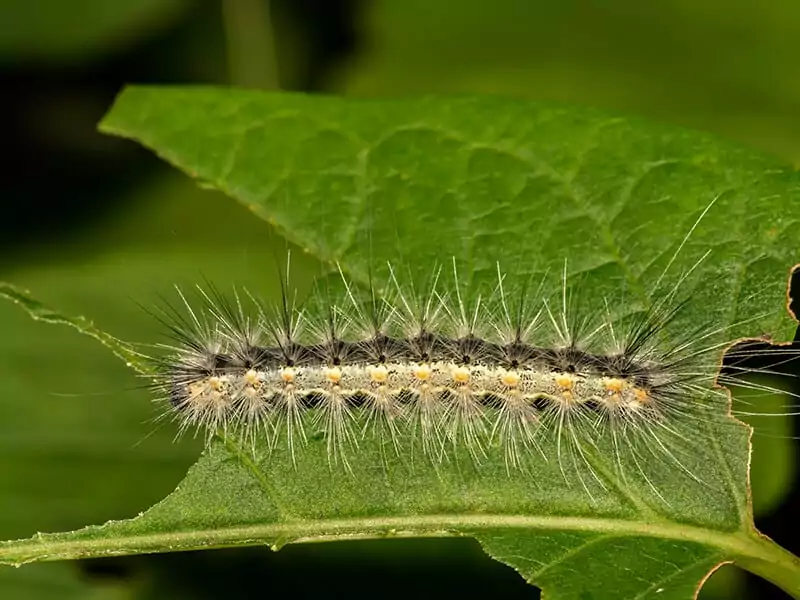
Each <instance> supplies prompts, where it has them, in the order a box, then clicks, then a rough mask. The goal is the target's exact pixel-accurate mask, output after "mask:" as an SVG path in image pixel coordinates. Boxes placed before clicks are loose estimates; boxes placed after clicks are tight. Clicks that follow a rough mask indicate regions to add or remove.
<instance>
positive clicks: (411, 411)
mask: <svg viewBox="0 0 800 600" xmlns="http://www.w3.org/2000/svg"><path fill="white" fill-rule="evenodd" d="M712 204H713V203H712ZM710 208H711V205H709V206H708V207H707V208H706V210H705V211H703V213H702V214H701V215H700V217H699V218H698V219H697V221H696V222H695V224H694V225H693V226H692V228H691V229H690V230H689V232H688V233H687V234H686V237H685V238H684V239H683V241H682V242H681V244H680V245H679V246H678V248H677V250H676V251H675V253H674V255H672V257H671V259H670V260H669V261H668V263H667V265H666V267H665V268H664V270H663V272H662V274H661V275H660V276H659V277H658V279H657V280H656V283H655V285H654V288H656V289H657V290H658V292H659V295H658V296H657V297H658V300H656V301H654V302H653V303H651V304H650V305H649V306H646V307H644V309H642V310H639V311H638V312H635V313H631V312H630V311H627V313H626V311H619V310H617V307H616V306H615V303H616V301H617V299H606V301H605V307H606V308H605V311H604V312H601V313H593V314H582V313H581V309H580V306H579V303H580V296H581V292H580V291H578V290H577V289H576V288H574V287H573V286H572V285H571V284H570V283H569V277H568V270H567V266H566V264H564V267H563V270H562V272H561V273H559V274H558V278H557V281H558V283H557V285H552V284H553V281H552V280H553V278H552V277H550V280H548V277H547V276H545V277H543V278H542V279H541V281H540V282H533V284H531V283H529V282H525V281H523V282H514V281H512V280H513V277H512V276H510V275H508V274H506V273H504V272H503V271H502V269H501V267H500V266H499V265H498V266H497V268H496V277H495V281H494V284H493V285H491V286H489V287H488V288H487V289H483V290H472V289H470V290H468V289H466V287H465V286H463V285H462V283H461V281H460V271H459V269H458V267H457V261H456V259H453V260H452V267H451V266H450V265H447V268H443V267H435V268H432V269H431V271H430V274H429V275H428V276H427V278H423V279H418V278H414V277H408V278H405V279H404V278H403V276H402V275H401V270H400V269H398V268H397V266H395V265H391V264H390V265H387V267H386V268H385V275H386V279H385V283H383V285H379V284H378V283H376V281H377V277H376V278H370V282H369V285H367V286H361V285H359V284H358V283H357V282H354V281H352V280H351V279H350V278H349V277H348V276H347V275H346V274H345V273H344V272H343V270H342V269H339V273H338V278H337V279H338V283H331V282H329V283H328V285H327V286H326V287H325V288H324V292H325V293H321V294H318V295H317V297H316V298H315V300H316V301H317V303H318V304H319V305H320V306H318V307H315V306H313V304H311V305H304V306H299V305H297V303H296V302H295V298H294V295H293V294H292V293H291V292H290V291H289V290H288V285H287V284H285V285H284V289H283V293H282V303H280V304H279V305H278V306H277V307H266V306H263V305H262V304H261V303H260V302H259V301H258V300H257V299H254V298H252V297H250V296H249V295H248V294H246V293H239V294H235V295H234V296H233V298H228V299H226V298H225V297H224V296H223V294H221V293H219V292H218V291H217V290H215V289H214V288H213V286H208V285H207V286H205V287H199V288H198V294H197V296H198V299H199V304H197V303H196V302H193V301H190V300H189V299H188V298H187V297H186V296H185V295H184V294H182V293H180V292H179V293H180V298H181V303H182V306H180V307H177V308H171V307H168V308H166V310H165V313H164V315H165V321H166V322H167V324H168V325H169V327H170V329H171V331H172V334H173V335H174V338H175V340H176V342H177V343H176V344H173V345H172V346H171V347H169V349H168V350H169V351H168V353H167V356H165V357H163V358H159V359H157V360H156V366H157V370H158V375H157V377H156V381H155V388H156V390H157V391H158V393H159V397H160V398H161V399H162V400H166V401H167V405H168V407H169V408H168V409H167V414H168V415H171V416H173V417H174V418H175V419H176V420H177V421H178V424H179V430H180V431H184V430H187V429H192V428H196V429H199V430H200V431H203V432H205V434H206V435H207V437H208V439H211V437H213V436H215V435H217V434H221V435H223V436H231V437H233V438H236V439H238V440H241V442H242V443H243V445H245V446H249V447H252V448H254V449H255V448H264V447H266V448H268V449H274V448H275V447H277V446H279V445H281V446H283V447H284V448H286V449H287V451H288V453H289V454H290V455H291V457H292V460H294V456H295V451H296V449H297V448H298V447H299V446H301V445H303V444H305V443H306V442H307V440H308V438H309V437H310V436H311V434H312V433H314V432H321V433H322V435H323V437H324V440H325V441H324V443H325V447H326V452H327V455H328V459H329V461H330V462H331V463H332V464H333V465H335V464H340V465H343V466H344V467H345V469H349V468H350V467H351V462H352V461H353V460H356V459H357V457H358V453H359V445H360V444H361V441H362V440H363V439H365V438H366V437H377V438H378V439H379V441H380V445H381V447H382V448H384V449H386V451H387V452H389V453H392V454H394V455H398V456H414V455H415V454H419V455H422V456H424V457H425V459H426V460H428V461H432V462H433V463H434V464H438V463H441V462H442V461H445V460H449V458H450V457H451V456H453V455H455V454H458V453H459V452H461V451H462V450H464V451H466V453H467V454H468V456H469V457H470V458H471V459H472V461H473V462H474V463H476V464H478V465H479V464H480V463H481V462H482V461H483V460H484V459H485V457H486V455H487V453H491V452H494V451H495V450H497V451H499V452H500V453H501V454H502V460H503V462H504V464H505V468H506V470H507V471H508V472H509V473H513V472H516V471H518V470H520V469H523V470H524V469H525V468H526V464H527V463H528V461H529V459H530V457H537V460H538V457H541V458H543V459H544V460H554V461H555V462H556V463H557V464H558V466H559V469H560V470H561V471H562V473H565V471H567V470H569V469H571V467H573V466H580V465H583V464H585V465H589V463H590V462H591V460H590V459H589V458H588V457H587V453H589V450H590V449H593V448H594V449H596V448H597V447H598V446H599V445H603V446H604V451H606V452H607V453H609V454H610V455H611V456H612V459H611V460H612V462H613V463H614V464H615V465H618V466H619V467H620V468H622V465H623V463H626V461H627V462H628V463H632V464H633V465H634V466H633V468H634V469H636V470H637V471H639V472H640V473H641V475H642V476H643V477H644V478H645V479H646V480H647V482H648V484H649V485H651V487H653V489H654V490H655V489H656V486H655V485H653V484H650V481H649V479H648V476H647V474H646V470H647V469H646V465H647V463H648V461H654V460H657V461H666V462H669V463H670V464H672V465H673V466H674V468H676V469H679V470H682V471H683V472H685V473H686V474H687V475H688V476H689V477H690V478H693V479H697V476H696V475H695V473H694V471H693V469H692V468H690V467H688V466H687V465H686V464H685V461H684V458H683V456H684V454H685V453H687V452H691V448H692V447H693V446H696V445H698V444H703V443H704V442H705V439H706V438H705V437H704V436H706V434H705V433H704V432H703V423H704V422H705V421H716V420H717V419H718V418H719V416H720V414H722V413H724V411H725V410H726V407H727V403H728V393H727V390H725V389H724V388H720V387H718V386H717V385H716V384H720V385H723V386H724V385H728V384H732V383H738V384H740V385H745V386H748V387H750V388H751V389H754V390H757V391H764V392H768V391H772V387H771V386H770V385H767V384H763V383H757V382H748V381H747V380H745V379H743V378H742V377H741V375H743V374H749V373H759V372H761V373H769V372H770V368H760V369H753V368H751V367H746V366H745V367H743V366H741V365H742V363H741V360H742V359H746V358H751V357H752V356H754V355H756V351H754V350H752V349H750V350H748V349H747V347H746V346H737V349H736V350H733V351H731V352H728V356H729V358H732V359H733V362H732V363H731V364H732V366H730V367H729V368H728V369H726V370H723V371H722V372H720V365H721V357H722V354H723V351H724V350H726V349H727V348H729V347H730V346H732V345H733V341H732V340H731V336H730V335H727V334H728V333H729V331H730V330H731V329H732V328H733V327H734V326H736V327H738V326H740V325H743V324H744V323H746V321H745V322H743V321H739V322H736V323H735V324H734V325H729V326H723V327H718V326H715V325H714V324H713V323H704V324H702V325H700V326H698V325H697V324H696V321H695V323H694V324H692V325H689V326H687V324H686V322H684V321H682V317H683V316H684V315H683V313H684V308H685V307H686V306H687V305H688V304H689V303H690V302H691V298H689V297H688V294H687V293H686V292H685V290H684V287H685V285H686V283H685V282H686V281H687V280H688V279H689V278H691V276H692V275H693V273H694V271H695V270H696V269H697V267H698V266H699V265H701V264H702V263H703V261H704V260H706V259H707V256H708V253H704V254H703V256H702V257H700V258H699V259H698V260H697V261H696V262H695V263H694V265H693V266H692V267H690V268H689V269H687V271H686V272H685V273H683V274H681V276H680V277H679V278H678V279H677V281H676V282H675V283H674V285H672V286H671V287H668V288H667V289H659V288H661V287H663V286H662V285H661V284H662V280H663V279H664V277H665V274H666V273H667V271H668V270H669V269H670V268H671V266H672V264H673V262H674V261H675V258H676V257H677V256H678V254H679V253H680V252H681V251H682V250H683V247H684V245H685V244H686V241H687V240H688V239H689V237H690V236H691V235H692V233H693V232H694V230H695V228H696V227H697V224H698V223H699V222H700V220H701V219H702V218H703V216H704V215H705V214H706V212H707V211H708V210H709V209H710ZM288 279H289V278H288V274H287V275H286V277H285V279H284V281H285V282H286V281H288ZM547 290H556V291H555V293H553V292H548V291H547ZM620 312H622V313H623V317H622V318H620V317H619V314H618V313H620ZM758 352H759V353H761V352H762V351H760V350H759V351H758ZM785 352H786V355H787V356H788V355H789V353H790V351H788V350H787V351H785ZM687 424H688V425H687ZM687 427H688V428H693V429H692V433H691V434H687V430H688V429H687ZM592 468H593V467H591V465H590V472H591V471H592ZM565 476H566V473H565ZM582 483H583V482H582ZM584 487H586V484H584ZM656 493H657V494H658V495H659V496H660V494H659V493H658V492H657V491H656Z"/></svg>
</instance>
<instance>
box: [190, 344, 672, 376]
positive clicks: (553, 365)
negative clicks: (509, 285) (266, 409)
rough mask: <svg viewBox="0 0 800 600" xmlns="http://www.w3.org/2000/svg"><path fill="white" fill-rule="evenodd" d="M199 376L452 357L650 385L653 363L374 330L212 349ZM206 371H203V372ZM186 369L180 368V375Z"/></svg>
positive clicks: (620, 356) (449, 359) (462, 362)
mask: <svg viewBox="0 0 800 600" xmlns="http://www.w3.org/2000/svg"><path fill="white" fill-rule="evenodd" d="M207 360H208V362H207V364H208V365H213V366H211V368H209V369H207V370H201V371H203V372H198V373H196V375H198V376H199V377H203V376H207V375H212V374H214V373H218V372H219V373H222V372H225V371H227V370H230V369H241V368H253V369H276V368H280V367H284V366H298V367H303V366H309V367H311V366H321V365H328V366H345V365H364V364H383V363H391V362H440V361H441V362H452V363H455V364H459V365H487V366H501V367H504V368H506V369H531V368H541V369H548V370H553V371H559V372H563V373H583V374H587V375H599V376H605V377H620V378H624V379H629V380H634V381H635V382H636V384H637V385H639V386H640V387H644V388H647V387H649V386H650V383H651V380H652V375H653V373H654V369H657V367H655V366H654V365H650V364H644V363H642V362H641V361H637V360H636V357H630V356H626V355H624V354H611V355H604V354H595V353H591V352H586V351H584V350H581V349H580V348H578V347H575V346H568V347H566V348H546V347H543V346H535V345H532V344H525V343H522V342H519V341H515V342H511V343H508V344H498V343H495V342H491V341H487V340H484V339H481V338H479V337H476V336H472V335H470V336H465V337H461V338H453V337H447V336H443V335H440V334H435V333H433V332H430V331H425V330H423V331H421V332H420V333H419V334H418V335H416V336H413V337H409V338H392V337H388V336H386V335H379V336H375V337H373V338H369V339H366V340H361V341H357V342H351V341H345V340H331V341H329V342H325V343H323V344H314V345H302V344H298V343H295V342H292V343H288V344H285V345H284V346H280V347H277V346H276V347H252V348H249V349H248V350H247V351H246V353H244V356H231V355H229V354H214V355H211V356H209V357H208V358H207ZM205 371H207V372H205ZM189 375H190V374H189V373H187V372H186V370H185V369H184V370H183V372H182V377H183V378H187V377H188V376H189Z"/></svg>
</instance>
